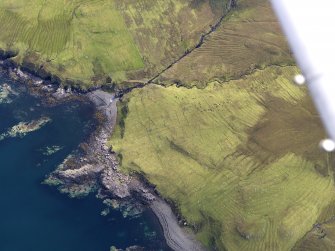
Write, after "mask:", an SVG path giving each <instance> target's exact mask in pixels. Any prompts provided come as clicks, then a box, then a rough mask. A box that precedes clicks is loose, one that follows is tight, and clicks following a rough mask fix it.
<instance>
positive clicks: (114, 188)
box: [101, 168, 131, 199]
mask: <svg viewBox="0 0 335 251" xmlns="http://www.w3.org/2000/svg"><path fill="white" fill-rule="evenodd" d="M129 180H130V177H129V176H127V175H123V174H121V173H116V172H115V171H114V170H113V169H111V168H107V169H106V170H104V172H103V173H102V175H101V183H102V185H103V187H104V188H105V189H106V191H108V193H110V194H111V195H113V196H114V197H117V198H119V199H124V198H126V197H130V196H131V194H130V191H129Z"/></svg>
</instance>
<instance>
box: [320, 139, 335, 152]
mask: <svg viewBox="0 0 335 251" xmlns="http://www.w3.org/2000/svg"><path fill="white" fill-rule="evenodd" d="M320 147H321V148H322V149H323V150H325V151H326V152H333V151H334V150H335V142H334V141H333V140H331V139H324V140H321V142H320Z"/></svg>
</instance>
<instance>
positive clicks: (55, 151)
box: [0, 74, 167, 251]
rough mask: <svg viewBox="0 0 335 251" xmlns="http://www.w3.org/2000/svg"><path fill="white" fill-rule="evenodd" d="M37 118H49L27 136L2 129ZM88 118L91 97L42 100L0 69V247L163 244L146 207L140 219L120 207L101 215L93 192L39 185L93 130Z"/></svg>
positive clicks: (69, 250) (75, 249) (31, 250)
mask: <svg viewBox="0 0 335 251" xmlns="http://www.w3.org/2000/svg"><path fill="white" fill-rule="evenodd" d="M5 83H6V84H9V88H8V86H7V85H4V84H5ZM41 117H48V118H50V119H51V121H50V122H48V123H46V124H45V125H43V126H42V127H41V128H40V129H37V130H35V131H32V132H29V133H27V134H26V135H12V136H8V133H6V132H8V131H10V129H11V128H12V127H13V126H15V125H18V124H19V123H20V122H31V121H33V120H38V119H40V118H41ZM92 117H93V108H92V107H91V106H90V105H89V104H84V103H80V102H79V101H77V102H72V103H71V102H70V103H64V104H61V105H58V106H56V107H46V106H44V105H43V104H42V102H41V100H39V99H38V98H36V97H33V96H31V95H30V94H28V92H27V90H26V89H25V88H24V86H23V84H21V83H18V82H13V81H11V80H10V79H8V78H7V77H6V76H4V75H3V74H0V135H3V136H4V137H1V136H0V251H109V250H110V247H111V246H115V247H117V248H123V249H124V248H126V247H128V246H131V245H139V246H143V247H145V248H146V250H167V247H166V244H165V241H164V237H163V233H162V231H161V228H160V225H159V223H158V221H157V220H156V218H155V217H154V216H153V215H152V213H151V212H149V211H148V212H145V213H144V214H143V215H142V216H141V217H138V218H124V217H123V216H122V214H121V212H119V211H111V213H110V214H109V215H107V216H101V214H100V213H101V211H102V210H103V209H105V206H104V205H103V203H102V202H101V201H100V200H98V199H96V198H95V196H94V195H90V196H88V197H86V198H82V199H70V198H68V197H67V196H66V195H64V194H61V193H60V192H59V191H58V190H57V189H56V188H54V187H49V186H47V185H43V184H42V182H43V180H44V179H45V178H46V176H47V175H48V174H49V173H51V172H52V171H53V170H54V169H55V168H56V167H57V166H58V165H59V164H60V163H61V162H62V161H63V160H64V158H66V156H68V155H69V154H70V153H71V152H73V151H74V150H75V149H76V148H77V147H78V145H79V144H80V143H81V142H82V141H84V140H85V138H87V137H88V135H89V134H90V133H91V132H92V130H93V128H94V121H93V120H92ZM50 149H51V150H50Z"/></svg>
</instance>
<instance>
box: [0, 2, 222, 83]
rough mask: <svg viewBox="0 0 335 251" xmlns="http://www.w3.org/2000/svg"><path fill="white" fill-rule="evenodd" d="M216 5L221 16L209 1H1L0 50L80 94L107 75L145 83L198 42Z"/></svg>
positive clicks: (211, 20)
mask: <svg viewBox="0 0 335 251" xmlns="http://www.w3.org/2000/svg"><path fill="white" fill-rule="evenodd" d="M220 2H221V3H222V4H221V5H222V8H221V11H220V8H218V7H216V8H215V9H214V7H213V4H210V3H208V2H207V1H202V2H201V1H200V2H199V3H197V4H193V2H192V1H191V2H190V1H187V0H170V1H165V0H138V1H137V0H136V1H135V0H127V1H123V0H122V1H121V0H107V1H103V0H73V1H68V0H66V1H64V0H45V1H44V0H27V1H23V0H3V1H1V2H0V30H1V33H0V48H2V49H11V50H16V51H19V55H18V56H17V57H16V58H15V60H16V61H17V62H18V63H19V64H22V63H23V64H24V62H28V63H33V64H36V65H37V66H36V68H37V69H38V68H39V66H40V65H43V69H44V70H46V71H48V72H51V73H52V74H57V76H58V77H59V78H60V79H61V80H63V82H65V81H66V80H67V79H68V80H71V81H68V83H69V84H74V83H78V84H79V85H81V87H82V88H86V87H90V86H92V85H94V84H102V83H106V81H107V79H108V76H110V77H111V78H112V79H113V80H114V82H115V83H122V82H123V81H130V82H131V81H135V80H145V79H148V78H151V77H152V76H153V75H155V74H157V73H158V72H159V71H160V70H162V69H163V68H164V67H166V66H167V65H169V64H170V63H171V62H173V61H174V60H175V59H176V58H178V57H179V56H180V55H182V54H183V53H184V51H185V50H187V49H188V48H189V47H192V46H193V44H194V43H196V41H197V40H198V39H199V37H200V35H201V34H202V33H203V32H205V31H207V30H208V29H209V25H210V24H213V23H215V21H216V20H217V19H218V18H219V16H220V15H222V13H223V12H224V9H223V7H224V6H225V5H224V3H225V1H224V0H220ZM218 10H219V11H218ZM26 65H27V64H26Z"/></svg>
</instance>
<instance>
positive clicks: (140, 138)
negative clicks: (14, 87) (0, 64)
mask: <svg viewBox="0 0 335 251" xmlns="http://www.w3.org/2000/svg"><path fill="white" fill-rule="evenodd" d="M230 3H231V2H230ZM228 5H229V2H228V1H223V0H193V1H187V0H169V1H166V0H137V1H136V0H104V1H102V0H101V1H100V0H74V1H67V0H66V1H64V0H53V1H51V0H43V1H42V0H3V1H1V3H0V31H1V33H0V48H2V49H4V50H11V51H15V52H16V54H17V55H16V56H15V57H14V58H13V59H12V60H14V61H15V62H16V63H17V64H19V65H21V66H23V67H26V68H29V69H31V70H33V71H35V72H38V71H40V69H44V70H45V72H46V74H47V76H48V74H51V76H52V77H54V76H57V79H59V80H60V82H61V83H62V84H63V85H73V86H76V87H79V88H81V89H87V88H90V87H92V86H97V85H101V84H104V85H106V84H107V85H110V86H113V87H117V88H119V89H121V90H122V89H128V88H129V87H136V85H137V84H142V85H144V87H143V88H134V89H133V90H131V91H130V92H128V93H127V94H124V95H123V96H122V95H121V96H122V97H121V99H120V102H119V104H118V121H117V126H116V128H115V131H114V133H113V135H112V136H111V138H110V141H109V143H110V146H111V147H112V149H113V151H115V152H116V153H117V154H118V157H119V161H120V167H121V169H122V170H123V171H124V172H127V173H130V174H133V173H137V174H140V175H142V176H144V177H145V178H146V179H147V180H148V181H149V182H150V183H152V184H153V185H155V186H156V189H157V191H158V192H159V193H160V195H161V196H162V197H163V198H165V199H167V200H168V201H170V202H171V203H172V204H173V205H174V206H175V208H176V211H177V213H179V214H180V216H181V217H182V218H183V219H185V221H186V222H187V225H188V227H189V228H190V230H192V231H193V232H195V234H196V236H197V238H198V239H199V240H200V241H201V242H202V243H203V244H204V245H205V246H207V247H208V248H209V249H213V250H214V249H215V248H216V249H215V250H248V251H253V250H254V251H258V250H266V251H271V250H273V251H275V250H292V249H293V250H334V249H335V244H334V243H335V230H334V229H335V224H334V217H335V190H334V166H333V156H332V154H329V153H324V152H322V151H321V150H319V148H318V145H317V144H318V142H319V140H320V139H322V138H323V137H324V136H325V135H324V132H323V130H322V126H321V124H320V122H319V117H318V114H317V112H316V111H315V110H314V107H313V105H312V102H311V100H310V99H309V96H308V95H307V91H306V89H305V88H301V87H297V86H294V85H292V83H291V79H292V77H293V76H294V75H295V74H296V73H298V69H297V67H295V66H294V61H293V59H292V56H291V52H290V50H289V48H288V45H287V43H286V39H285V38H284V36H283V35H282V33H281V30H280V27H279V24H278V22H277V21H276V18H275V17H274V14H273V13H272V10H271V6H270V5H269V3H268V1H266V0H239V1H237V6H236V7H235V8H233V9H232V10H230V11H228V10H227V6H228ZM204 34H205V35H204ZM199 41H200V42H199Z"/></svg>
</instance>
